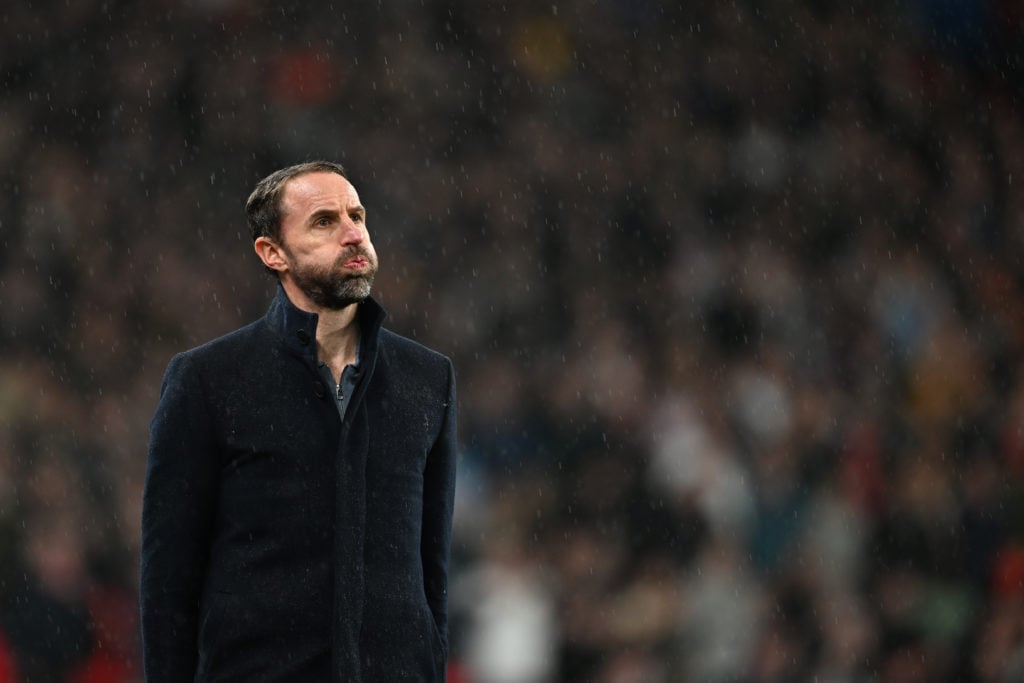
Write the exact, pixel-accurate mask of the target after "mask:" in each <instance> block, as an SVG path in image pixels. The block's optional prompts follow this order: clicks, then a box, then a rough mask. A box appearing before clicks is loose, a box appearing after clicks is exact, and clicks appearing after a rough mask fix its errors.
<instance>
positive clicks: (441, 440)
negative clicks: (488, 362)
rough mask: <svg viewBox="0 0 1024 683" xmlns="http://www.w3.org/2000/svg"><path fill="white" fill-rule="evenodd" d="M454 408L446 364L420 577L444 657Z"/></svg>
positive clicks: (427, 474) (426, 495)
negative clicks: (445, 390)
mask: <svg viewBox="0 0 1024 683" xmlns="http://www.w3.org/2000/svg"><path fill="white" fill-rule="evenodd" d="M455 455H456V411H455V373H454V370H453V369H452V366H451V363H450V362H449V364H448V399H447V402H446V404H445V417H444V425H443V426H442V427H441V433H440V435H439V436H438V438H437V441H436V442H435V443H434V447H433V448H432V449H431V450H430V454H429V455H428V456H427V466H426V469H425V470H424V473H423V538H422V542H421V545H420V555H421V556H422V558H423V578H424V582H425V584H426V593H427V602H428V603H429V605H430V611H431V612H432V613H433V615H434V622H435V623H436V624H437V630H438V633H439V634H440V636H441V644H442V646H443V647H444V654H445V657H447V655H448V558H449V554H450V551H451V540H452V507H453V506H454V502H455Z"/></svg>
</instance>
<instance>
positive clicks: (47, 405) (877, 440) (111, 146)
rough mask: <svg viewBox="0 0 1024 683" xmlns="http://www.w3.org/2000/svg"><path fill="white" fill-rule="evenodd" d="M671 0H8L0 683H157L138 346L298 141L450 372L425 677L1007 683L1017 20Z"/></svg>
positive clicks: (1018, 668)
mask: <svg viewBox="0 0 1024 683" xmlns="http://www.w3.org/2000/svg"><path fill="white" fill-rule="evenodd" d="M678 5H679V6H677V3H659V2H654V1H653V0H632V1H630V0H564V1H559V2H553V3H552V2H534V1H529V0H527V1H524V2H514V3H513V2H507V3H500V2H474V1H471V0H461V1H459V2H447V3H442V2H435V1H431V0H419V1H416V0H405V1H402V2H397V1H396V2H366V3H337V2H335V3H328V2H321V1H317V2H308V3H299V2H292V3H270V2H257V1H253V2H245V1H243V0H191V1H190V2H188V1H172V0H153V1H149V2H131V1H127V0H106V1H101V0H33V1H32V2H19V3H11V4H10V5H5V7H4V8H3V9H2V10H0V45H2V46H3V48H2V49H0V79H2V81H0V82H2V89H0V182H2V191H0V245H2V249H0V352H2V353H0V681H29V680H31V681H74V682H75V683H87V682H89V683H97V682H100V681H110V682H114V683H120V682H128V681H135V680H139V678H140V675H139V668H138V638H137V629H138V625H137V616H136V592H135V591H136V589H135V582H136V572H137V562H138V540H139V539H138V520H139V510H140V489H141V485H142V478H143V474H144V468H145V447H146V441H147V429H148V420H149V417H150V415H151V413H152V409H153V407H154V404H155V401H156V398H157V391H158V388H159V383H160V378H161V375H162V372H163V368H164V366H165V364H166V362H167V360H168V359H169V358H170V356H171V355H172V353H174V352H175V351H177V350H180V349H182V348H185V347H188V346H191V345H194V344H196V343H199V342H201V341H204V340H206V339H208V338H210V337H213V336H215V335H218V334H221V333H223V332H226V331H228V330H230V329H232V328H234V327H236V326H238V325H240V324H242V323H244V322H246V321H249V320H251V319H253V318H255V317H257V316H259V315H261V314H262V313H263V311H264V310H265V307H266V305H267V302H268V300H269V297H270V296H271V293H272V283H271V282H270V281H269V280H268V279H267V278H266V277H265V276H264V275H263V274H262V272H261V268H260V267H259V265H258V263H257V261H256V260H255V257H254V256H253V255H252V253H251V248H250V245H249V242H248V238H247V233H246V227H245V223H244V216H243V211H242V204H243V201H244V198H245V196H246V195H247V193H248V191H249V189H250V188H251V187H252V185H253V184H254V183H255V181H256V180H257V179H259V178H260V177H262V176H263V175H265V174H266V173H267V172H269V171H271V170H273V169H275V168H277V167H280V166H282V165H286V164H290V163H293V162H296V161H299V160H305V159H309V158H319V157H323V158H329V159H335V160H339V161H341V162H342V163H344V164H345V165H346V166H347V167H348V169H349V171H350V173H351V175H352V177H353V179H354V181H355V184H356V186H357V187H358V189H359V190H360V193H361V195H362V198H363V200H364V203H365V204H366V205H367V206H368V207H369V216H370V220H369V225H370V228H371V231H372V233H373V236H374V241H375V243H376V245H377V247H378V251H379V253H380V256H381V276H380V278H379V286H378V293H379V298H380V299H381V300H382V301H383V303H384V304H385V305H386V306H387V307H388V308H389V310H390V313H391V319H390V321H391V322H390V325H391V326H392V327H393V328H394V329H396V330H397V331H399V332H402V333H405V334H408V335H411V336H413V337H415V338H417V339H419V340H420V341H422V342H424V343H426V344H428V345H431V346H433V347H435V348H438V349H439V350H441V351H443V352H445V353H447V354H449V355H450V356H452V357H453V358H454V360H455V362H456V366H457V369H458V373H459V380H460V394H461V395H460V399H461V400H460V403H461V440H462V452H461V457H460V473H459V492H458V514H457V520H456V537H455V548H454V558H453V567H452V569H453V571H452V585H451V608H452V614H453V622H452V633H451V639H452V670H451V680H453V681H471V682H480V683H490V682H495V683H532V682H539V681H566V682H574V681H599V682H604V683H625V682H629V681H654V682H657V681H706V682H710V683H717V682H725V681H742V682H745V683H769V682H782V681H812V680H814V681H822V682H830V683H854V682H859V681H881V682H885V683H909V682H916V681H929V682H944V681H958V682H961V681H965V682H969V683H970V682H986V683H996V682H1006V681H1011V680H1012V681H1020V680H1022V678H1024V433H1022V430H1021V427H1022V425H1024V365H1022V361H1024V353H1022V352H1024V296H1022V285H1024V280H1022V267H1021V266H1022V257H1024V193H1022V192H1021V191H1020V188H1021V187H1022V184H1024V122H1022V116H1021V113H1022V111H1021V96H1022V94H1024V92H1022V73H1024V72H1022V55H1024V52H1022V50H1024V30H1022V26H1024V14H1022V10H1021V9H1020V6H1019V4H1018V3H1016V2H1013V1H1012V0H1003V1H999V0H989V1H985V0H973V1H971V0H963V1H956V0H919V1H910V0H907V1H906V2H881V1H867V2H861V3H853V5H855V6H856V7H857V9H855V10H853V9H851V8H850V7H848V6H847V3H829V2H826V1H825V0H772V1H770V2H743V1H732V2H717V1H712V0H698V1H696V2H688V3H678ZM253 400H259V397H253Z"/></svg>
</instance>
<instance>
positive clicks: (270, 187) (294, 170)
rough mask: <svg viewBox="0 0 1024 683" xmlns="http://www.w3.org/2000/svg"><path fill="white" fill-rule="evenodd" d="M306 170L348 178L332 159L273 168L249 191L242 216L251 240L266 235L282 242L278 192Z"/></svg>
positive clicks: (339, 165)
mask: <svg viewBox="0 0 1024 683" xmlns="http://www.w3.org/2000/svg"><path fill="white" fill-rule="evenodd" d="M307 173H337V174H338V175H340V176H341V177H342V178H346V179H347V178H348V176H347V175H346V174H345V169H344V168H343V167H342V165H341V164H338V163H335V162H333V161H307V162H305V163H302V164H295V165H294V166H289V167H287V168H282V169H281V170H279V171H274V172H273V173H271V174H270V175H268V176H267V177H266V178H264V179H263V180H261V181H259V182H258V183H256V187H255V188H254V189H253V191H252V194H250V195H249V199H247V200H246V202H245V215H246V217H247V218H248V220H249V233H250V234H251V235H252V240H253V242H255V241H256V239H257V238H259V237H269V238H270V239H272V240H274V241H275V242H277V243H278V244H280V243H281V195H282V194H283V193H284V186H285V184H286V183H287V182H288V181H289V180H291V179H292V178H295V177H297V176H300V175H306V174H307Z"/></svg>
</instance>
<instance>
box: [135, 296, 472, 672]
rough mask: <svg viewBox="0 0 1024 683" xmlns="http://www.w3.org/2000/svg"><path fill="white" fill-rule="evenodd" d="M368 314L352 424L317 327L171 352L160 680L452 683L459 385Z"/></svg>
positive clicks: (287, 327)
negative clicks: (451, 563)
mask: <svg viewBox="0 0 1024 683" xmlns="http://www.w3.org/2000/svg"><path fill="white" fill-rule="evenodd" d="M384 318H385V313H384V310H383V309H382V308H381V307H380V306H379V305H378V304H377V303H376V302H375V301H374V300H373V299H368V300H367V301H365V302H363V303H362V304H360V305H359V311H358V320H359V323H360V328H361V330H362V332H361V342H360V360H359V364H358V366H356V367H357V368H358V371H359V374H358V375H357V377H356V380H355V389H354V393H353V395H352V396H351V397H350V399H349V405H348V409H347V411H346V413H345V417H344V419H342V418H341V416H339V413H338V410H337V407H336V404H335V401H334V396H333V393H332V392H333V391H334V387H329V386H327V385H325V383H324V382H323V380H322V378H321V377H322V376H321V375H320V374H319V373H318V371H317V367H316V365H317V356H316V326H317V316H316V315H315V314H311V313H307V312H305V311H302V310H300V309H298V308H296V307H295V306H294V305H293V304H292V303H291V302H290V301H289V299H288V297H287V296H286V294H285V293H284V290H283V289H281V288H280V287H278V292H277V296H276V298H275V299H274V301H273V303H272V304H271V306H270V309H269V310H268V312H267V314H266V316H264V317H263V318H262V319H261V320H258V321H256V322H254V323H252V324H251V325H248V326H246V327H244V328H242V329H240V330H237V331H235V332H233V333H231V334H229V335H227V336H225V337H221V338H220V339H217V340H214V341H212V342H209V343H207V344H205V345H203V346H200V347H198V348H195V349H192V350H190V351H186V352H184V353H181V354H178V355H177V356H175V357H174V358H173V359H172V360H171V362H170V363H169V365H168V367H167V371H166V374H165V376H164V381H163V386H162V388H161V393H160V401H159V404H158V406H157V409H156V413H155V415H154V417H153V421H152V424H151V432H150V444H149V453H148V463H147V472H146V482H145V490H144V494H143V511H142V563H141V583H140V602H141V616H142V636H143V663H144V668H145V675H146V680H147V681H148V682H149V683H164V682H168V683H169V682H174V683H183V682H185V681H203V682H207V681H208V682H214V681H246V682H260V681H267V682H270V681H313V682H315V681H339V682H340V681H353V682H359V683H372V682H375V681H406V680H408V681H443V680H444V676H445V666H446V660H447V651H448V646H447V574H448V558H449V550H450V545H451V524H452V506H453V498H454V488H455V440H456V414H455V379H454V373H453V370H452V365H451V362H450V361H449V360H448V359H447V358H446V357H444V356H442V355H441V354H438V353H436V352H434V351H431V350H429V349H427V348H425V347H423V346H421V345H419V344H417V343H415V342H413V341H410V340H408V339H406V338H404V337H401V336H399V335H397V334H395V333H393V332H391V331H389V330H387V329H385V328H383V327H382V326H381V325H382V322H383V320H384Z"/></svg>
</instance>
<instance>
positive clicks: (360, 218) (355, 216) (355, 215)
mask: <svg viewBox="0 0 1024 683" xmlns="http://www.w3.org/2000/svg"><path fill="white" fill-rule="evenodd" d="M350 218H352V222H353V223H362V222H363V214H361V213H353V214H351V215H350Z"/></svg>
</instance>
